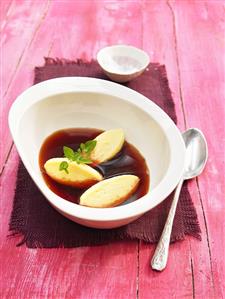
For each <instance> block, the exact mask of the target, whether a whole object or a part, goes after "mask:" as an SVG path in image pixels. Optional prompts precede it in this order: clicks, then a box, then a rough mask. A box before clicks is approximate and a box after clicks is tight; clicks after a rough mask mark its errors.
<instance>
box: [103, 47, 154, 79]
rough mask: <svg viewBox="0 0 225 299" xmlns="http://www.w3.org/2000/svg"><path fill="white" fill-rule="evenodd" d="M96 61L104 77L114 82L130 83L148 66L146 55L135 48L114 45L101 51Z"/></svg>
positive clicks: (148, 60)
mask: <svg viewBox="0 0 225 299" xmlns="http://www.w3.org/2000/svg"><path fill="white" fill-rule="evenodd" d="M97 61H98V63H99V65H100V66H101V68H102V69H103V71H104V72H105V73H106V75H107V76H108V77H109V78H111V79H112V80H113V81H116V82H126V81H130V80H132V79H134V78H136V77H137V76H139V75H140V74H141V73H142V72H143V71H144V70H145V69H146V67H147V66H148V64H149V62H150V59H149V56H148V54H147V53H146V52H145V51H143V50H141V49H139V48H136V47H133V46H126V45H115V46H110V47H105V48H103V49H101V50H100V51H99V52H98V54H97Z"/></svg>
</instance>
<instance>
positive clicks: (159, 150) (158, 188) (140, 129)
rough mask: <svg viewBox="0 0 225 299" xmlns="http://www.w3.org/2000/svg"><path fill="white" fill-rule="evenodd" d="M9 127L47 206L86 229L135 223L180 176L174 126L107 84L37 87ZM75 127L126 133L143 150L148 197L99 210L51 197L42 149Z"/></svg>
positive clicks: (17, 105) (23, 98)
mask: <svg viewBox="0 0 225 299" xmlns="http://www.w3.org/2000/svg"><path fill="white" fill-rule="evenodd" d="M9 126H10V130H11V134H12V136H13V139H14V142H15V145H16V147H17V149H18V152H19V154H20V156H21V158H22V161H23V163H24V164H25V167H26V168H27V170H28V172H29V174H30V175H31V177H32V178H33V180H34V182H35V183H36V184H37V186H38V187H39V189H40V190H41V191H42V193H43V194H44V195H45V197H46V198H47V200H48V201H49V203H50V204H51V205H52V206H53V207H54V208H56V209H57V210H58V211H59V212H60V213H61V214H63V215H64V216H66V217H68V218H69V219H71V220H73V221H75V222H78V223H80V224H83V225H86V226H90V227H97V228H112V227H118V226H121V225H124V224H127V223H129V222H131V221H133V220H135V219H137V218H138V217H140V216H141V215H142V214H143V213H145V212H147V211H148V210H150V209H152V208H153V207H155V206H156V205H157V204H159V203H160V202H162V201H163V200H164V199H165V198H166V197H167V196H168V195H169V193H171V191H172V190H173V189H174V188H175V186H176V184H177V183H178V181H179V179H180V177H181V175H182V171H183V167H184V156H185V146H184V142H183V139H182V135H181V133H180V132H179V130H178V129H177V127H176V125H175V124H174V123H173V122H172V120H171V119H170V118H169V117H168V115H167V114H166V113H165V112H163V111H162V110H161V109H160V108H159V107H158V106H157V105H156V104H154V103H153V102H152V101H150V100H149V99H147V98H146V97H144V96H143V95H141V94H139V93H137V92H135V91H133V90H131V89H129V88H127V87H124V86H121V85H119V84H116V83H112V82H109V81H105V80H100V79H94V78H84V77H68V78H57V79H52V80H48V81H45V82H42V83H39V84H37V85H34V86H32V87H30V88H29V89H27V90H26V91H25V92H23V93H22V94H21V95H20V96H19V97H18V98H17V99H16V101H15V102H14V103H13V105H12V107H11V110H10V113H9ZM71 127H89V128H99V129H103V130H107V129H112V128H123V130H124V131H125V134H126V139H127V141H128V142H130V143H132V144H133V145H135V146H136V147H137V148H138V149H139V151H140V152H141V154H142V155H143V156H144V157H145V159H146V162H147V165H148V167H149V169H150V190H149V192H148V194H147V195H145V196H144V197H142V198H141V199H139V200H137V201H135V202H133V203H130V204H127V205H123V206H118V207H114V208H108V209H98V208H89V207H84V206H79V205H77V204H73V203H71V202H69V201H66V200H64V199H62V198H61V197H59V196H57V195H56V194H55V193H53V192H52V191H51V190H50V189H49V188H48V187H47V185H46V183H45V181H44V180H43V177H42V175H41V172H40V169H39V164H38V156H39V150H40V147H41V145H42V143H43V141H44V140H45V138H46V137H47V136H49V135H50V134H51V133H53V132H54V131H56V130H60V129H63V128H71Z"/></svg>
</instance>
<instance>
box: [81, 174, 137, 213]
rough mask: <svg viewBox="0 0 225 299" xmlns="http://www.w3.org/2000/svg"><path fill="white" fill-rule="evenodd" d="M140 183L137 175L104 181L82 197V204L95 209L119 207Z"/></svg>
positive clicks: (120, 176) (116, 177)
mask: <svg viewBox="0 0 225 299" xmlns="http://www.w3.org/2000/svg"><path fill="white" fill-rule="evenodd" d="M139 181H140V179H139V177H137V176H136V175H119V176H115V177H113V178H110V179H106V180H103V181H101V182H99V183H97V184H95V185H93V186H92V187H90V188H89V189H88V190H86V191H85V192H84V193H83V194H82V195H81V197H80V204H81V205H83V206H88V207H95V208H109V207H114V206H117V205H119V204H121V203H122V202H124V201H125V200H126V199H128V198H129V197H130V196H131V195H132V194H133V193H134V192H135V190H136V188H137V186H138V183H139Z"/></svg>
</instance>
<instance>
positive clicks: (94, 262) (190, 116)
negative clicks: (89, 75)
mask: <svg viewBox="0 0 225 299" xmlns="http://www.w3.org/2000/svg"><path fill="white" fill-rule="evenodd" d="M2 3H3V5H2ZM1 5H2V6H1V15H2V16H4V17H3V18H2V19H1V30H2V33H3V35H2V36H3V39H2V41H1V42H2V44H1V49H2V53H3V61H4V63H3V67H2V74H1V75H2V76H3V78H4V80H2V78H1V84H2V85H1V87H2V88H1V91H2V90H3V91H4V94H3V95H4V98H3V95H2V96H1V103H0V128H1V132H0V134H1V136H0V137H1V138H0V140H1V143H0V169H2V175H1V178H0V198H1V199H2V200H1V205H0V214H1V215H0V217H1V223H0V240H1V244H0V246H1V253H0V264H1V266H2V267H1V269H4V276H3V275H1V276H2V277H3V278H2V279H1V291H0V292H1V293H0V296H1V298H35V299H36V298H84V299H88V298H93V299H95V298H96V299H97V298H106V299H108V298H110V299H111V298H117V297H118V298H125V299H126V298H140V299H145V298H146V299H148V298H153V299H155V298H160V299H161V298H162V299H163V298H168V299H169V298H178V299H183V298H188V299H189V298H196V299H197V298H199V299H201V298H204V299H211V298H214V299H220V298H223V296H225V294H224V288H225V287H224V279H223V278H224V274H225V272H224V270H225V269H224V258H225V256H224V248H225V246H224V245H225V244H224V224H225V223H224V217H223V215H224V210H225V203H224V200H223V193H224V190H225V188H224V187H225V181H224V177H222V175H221V174H223V173H224V170H225V169H224V167H225V166H224V159H225V157H224V143H223V144H222V145H221V142H224V140H225V139H224V138H225V132H224V130H225V126H224V124H225V123H224V120H225V111H224V109H225V108H224V107H225V106H224V95H225V94H224V89H223V84H224V63H225V59H224V58H225V57H224V53H225V52H224V14H223V9H224V3H223V2H222V1H186V0H182V1H169V2H166V1H147V0H145V1H138V0H137V1H123V2H122V1H119V0H117V1H116V0H113V1H100V0H96V1H89V0H85V1H81V0H79V1H78V0H75V1H68V0H65V1H19V0H18V1H17V0H16V1H15V0H14V1H1ZM114 43H128V44H132V45H135V46H138V47H141V48H143V49H144V50H146V51H147V52H148V53H149V55H150V57H151V60H152V61H154V62H160V63H164V64H165V65H166V68H167V73H168V79H169V83H170V87H171V90H172V94H173V98H174V101H175V104H176V112H177V116H178V127H179V128H180V129H181V130H184V129H185V126H188V127H189V126H190V127H194V126H196V127H199V128H200V129H202V130H203V132H204V133H205V135H206V137H207V141H208V144H209V161H208V164H207V167H206V170H205V171H204V173H203V174H202V175H201V176H200V177H199V179H198V180H197V181H195V180H194V181H192V182H191V183H190V191H191V193H192V198H193V200H194V203H195V206H196V209H197V213H198V217H199V222H200V225H201V228H202V242H199V241H196V240H194V239H192V238H187V239H186V240H185V241H183V242H178V243H175V244H173V245H172V246H171V250H170V256H169V263H168V267H167V268H166V270H165V271H164V272H163V273H157V272H153V271H152V270H151V269H150V267H149V263H150V257H151V256H152V254H153V250H154V246H150V245H146V244H139V245H138V244H137V243H136V242H134V243H122V242H121V243H116V244H110V245H108V246H100V247H92V248H89V247H86V248H76V249H50V250H49V249H37V250H36V249H35V250H34V249H27V248H26V247H19V248H17V247H16V246H15V245H16V243H17V242H18V237H14V238H7V237H6V236H7V234H8V221H9V216H10V211H11V208H12V200H13V194H14V186H15V179H16V178H15V176H16V171H17V163H18V154H17V152H16V149H15V148H14V146H12V140H11V137H10V134H9V130H8V126H7V114H8V111H9V107H10V105H11V103H12V102H13V101H14V99H15V98H16V96H17V95H18V94H19V93H21V92H22V91H23V90H24V89H26V88H27V87H28V86H30V85H32V81H33V68H34V67H35V66H36V65H41V64H43V57H44V56H49V55H51V56H53V57H64V58H69V59H76V58H84V59H87V60H88V59H91V58H93V57H96V53H97V51H98V50H99V49H100V48H101V47H104V46H106V45H108V44H114ZM3 99H4V100H3ZM10 265H11V266H10Z"/></svg>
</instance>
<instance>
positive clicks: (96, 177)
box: [44, 158, 102, 187]
mask: <svg viewBox="0 0 225 299" xmlns="http://www.w3.org/2000/svg"><path fill="white" fill-rule="evenodd" d="M64 161H65V162H67V163H68V173H67V172H65V171H64V170H60V169H59V166H60V164H61V163H62V162H64ZM44 168H45V171H46V173H47V174H48V175H49V176H50V177H51V178H52V179H53V180H55V181H56V182H58V183H60V184H63V185H68V186H72V187H88V186H90V185H93V184H94V183H96V182H99V181H101V180H102V175H101V174H100V173H99V172H98V171H97V170H95V169H94V168H92V167H90V166H88V165H86V164H77V162H70V161H69V160H68V159H67V158H52V159H49V160H48V161H47V162H46V163H45V165H44Z"/></svg>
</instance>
